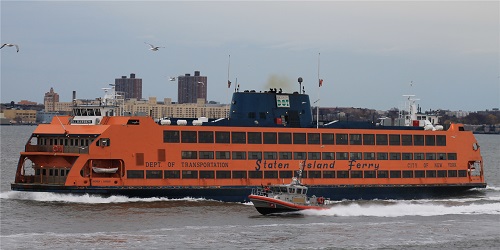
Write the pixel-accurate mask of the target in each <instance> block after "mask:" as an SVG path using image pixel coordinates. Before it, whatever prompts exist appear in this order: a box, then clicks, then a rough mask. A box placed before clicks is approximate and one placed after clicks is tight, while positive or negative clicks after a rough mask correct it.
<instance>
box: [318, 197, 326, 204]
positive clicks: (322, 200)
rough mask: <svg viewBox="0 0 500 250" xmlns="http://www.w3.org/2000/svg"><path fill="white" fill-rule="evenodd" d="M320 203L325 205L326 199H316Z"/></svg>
mask: <svg viewBox="0 0 500 250" xmlns="http://www.w3.org/2000/svg"><path fill="white" fill-rule="evenodd" d="M316 200H317V201H318V204H323V203H325V198H323V197H318V199H316Z"/></svg>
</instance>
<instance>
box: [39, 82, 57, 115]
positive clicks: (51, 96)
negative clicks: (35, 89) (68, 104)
mask: <svg viewBox="0 0 500 250" xmlns="http://www.w3.org/2000/svg"><path fill="white" fill-rule="evenodd" d="M58 102H59V94H58V93H56V92H54V88H52V87H51V88H50V91H49V92H47V93H45V96H44V97H43V104H44V105H45V111H55V109H56V106H55V104H56V103H58Z"/></svg>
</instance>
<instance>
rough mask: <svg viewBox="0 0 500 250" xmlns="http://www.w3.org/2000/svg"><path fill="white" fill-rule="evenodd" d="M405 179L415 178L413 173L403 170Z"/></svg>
mask: <svg viewBox="0 0 500 250" xmlns="http://www.w3.org/2000/svg"><path fill="white" fill-rule="evenodd" d="M403 178H413V171H411V170H403Z"/></svg>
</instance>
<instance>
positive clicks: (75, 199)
mask: <svg viewBox="0 0 500 250" xmlns="http://www.w3.org/2000/svg"><path fill="white" fill-rule="evenodd" d="M0 199H10V200H31V201H41V202H67V203H83V204H106V203H130V202H159V201H196V202H198V201H209V200H207V199H203V198H191V197H186V198H182V199H169V198H164V197H153V198H130V197H127V196H119V195H113V196H109V197H103V196H99V195H89V194H82V195H77V194H58V193H49V192H40V193H36V192H22V191H8V192H3V193H0Z"/></svg>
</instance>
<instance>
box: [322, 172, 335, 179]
mask: <svg viewBox="0 0 500 250" xmlns="http://www.w3.org/2000/svg"><path fill="white" fill-rule="evenodd" d="M323 178H335V171H323Z"/></svg>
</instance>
